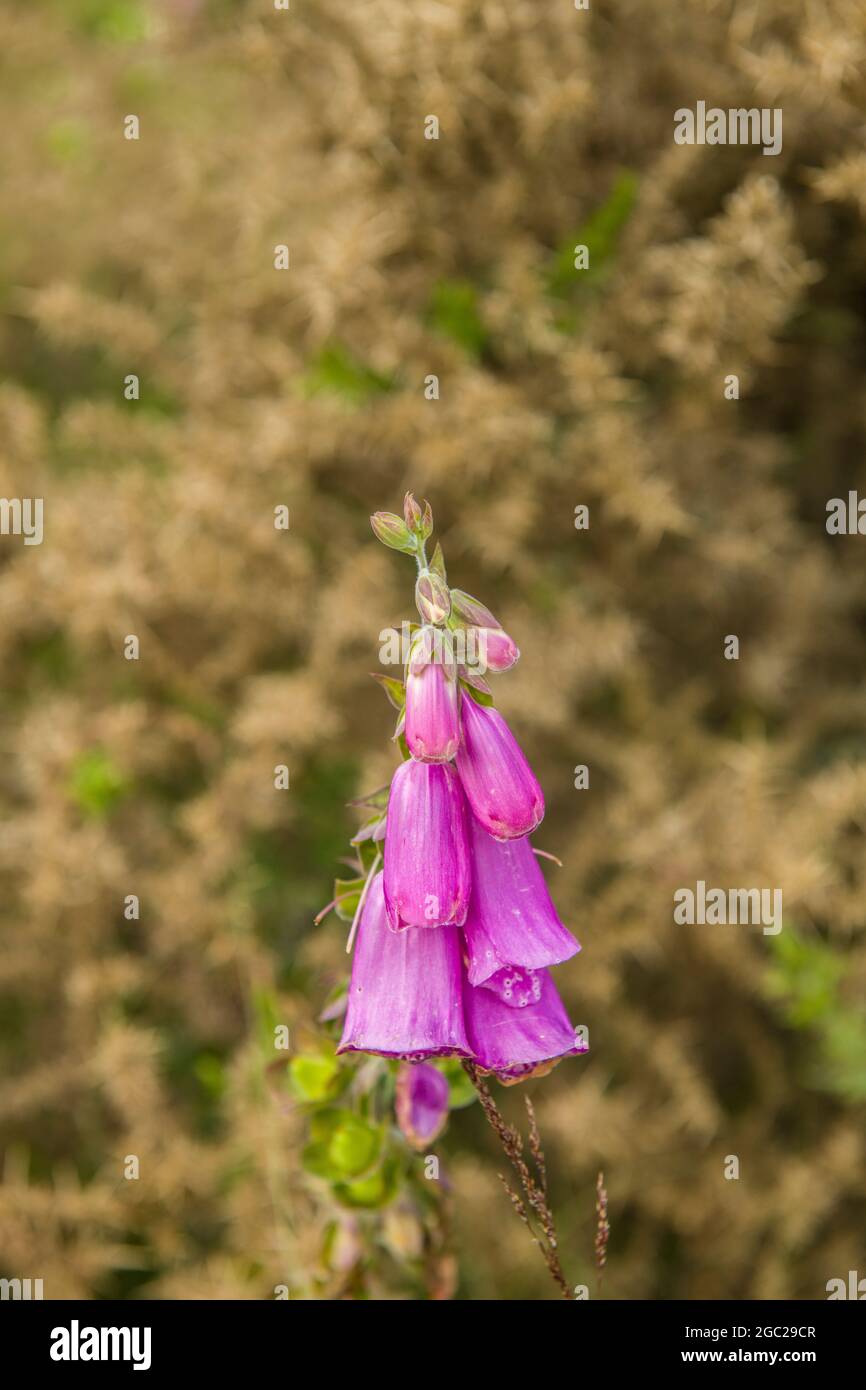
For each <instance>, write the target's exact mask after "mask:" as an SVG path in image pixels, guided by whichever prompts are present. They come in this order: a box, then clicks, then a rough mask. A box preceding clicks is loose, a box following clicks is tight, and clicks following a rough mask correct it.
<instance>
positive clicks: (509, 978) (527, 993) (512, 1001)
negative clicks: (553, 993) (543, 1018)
mask: <svg viewBox="0 0 866 1390" xmlns="http://www.w3.org/2000/svg"><path fill="white" fill-rule="evenodd" d="M479 989H490V990H492V991H493V993H494V994H495V995H496V997H497V998H498V999H501V1000H502V1002H503V1004H508V1005H509V1006H510V1007H511V1008H512V1009H525V1008H527V1007H528V1005H530V1004H537V1003H538V1001H539V999H540V998H541V972H540V971H538V970H527V969H526V968H525V967H523V966H519V965H506V966H505V968H504V969H503V970H497V972H496V974H495V975H490V976H488V978H487V979H486V980H483V981H482V982H481V984H480V985H479Z"/></svg>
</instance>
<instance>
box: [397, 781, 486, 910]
mask: <svg viewBox="0 0 866 1390" xmlns="http://www.w3.org/2000/svg"><path fill="white" fill-rule="evenodd" d="M469 886H470V878H469V848H468V844H467V840H466V816H465V813H464V808H463V792H462V791H461V789H460V781H459V779H458V777H457V774H456V773H455V771H454V769H453V767H451V766H450V764H448V763H421V762H418V761H416V759H415V758H409V759H408V760H407V761H406V762H404V763H402V764H401V765H400V767H398V768H397V771H396V772H395V773H394V777H393V779H392V782H391V795H390V797H389V799H388V833H387V836H386V838H385V877H384V887H385V905H386V909H387V913H388V920H389V922H390V924H391V926H392V928H393V929H394V931H400V930H401V929H402V928H404V927H439V926H447V925H449V924H452V923H456V925H457V926H462V925H463V923H464V921H465V920H466V911H467V908H468V906H469Z"/></svg>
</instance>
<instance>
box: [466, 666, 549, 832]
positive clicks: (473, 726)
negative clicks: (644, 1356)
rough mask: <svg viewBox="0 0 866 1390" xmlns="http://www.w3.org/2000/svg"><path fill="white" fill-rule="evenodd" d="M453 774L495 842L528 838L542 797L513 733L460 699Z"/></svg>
mask: <svg viewBox="0 0 866 1390" xmlns="http://www.w3.org/2000/svg"><path fill="white" fill-rule="evenodd" d="M460 719H461V728H462V734H463V742H462V744H461V745H460V747H459V748H458V750H457V756H456V763H457V771H458V772H459V774H460V781H461V782H462V784H463V790H464V792H465V793H466V800H467V801H468V802H469V807H470V810H471V811H472V814H473V815H474V816H475V818H476V820H478V821H479V822H480V823H481V825H482V826H483V827H484V829H485V830H486V831H487V832H488V834H490V835H492V836H493V837H494V838H495V839H497V840H515V839H518V838H519V837H520V836H521V835H529V834H530V833H531V832H532V831H533V830H535V828H536V826H538V825H540V824H541V821H542V819H543V817H544V794H543V792H542V790H541V787H540V786H539V784H538V781H537V779H536V776H535V773H534V772H533V771H532V768H531V767H530V766H529V763H528V762H527V761H526V758H525V757H524V756H523V753H522V751H521V749H520V746H519V744H518V742H517V740H516V739H515V737H514V735H513V733H512V732H511V730H510V729H509V727H508V725H507V724H506V722H505V720H504V719H503V718H502V715H501V714H500V713H499V711H498V710H496V709H494V708H493V706H492V705H479V704H478V703H477V701H475V700H473V699H472V698H471V696H469V695H466V694H465V693H464V694H463V695H462V697H461V700H460Z"/></svg>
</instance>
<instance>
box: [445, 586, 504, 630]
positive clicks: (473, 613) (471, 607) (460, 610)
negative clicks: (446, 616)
mask: <svg viewBox="0 0 866 1390" xmlns="http://www.w3.org/2000/svg"><path fill="white" fill-rule="evenodd" d="M451 612H452V614H453V615H454V617H455V618H459V619H460V621H461V622H462V623H468V625H469V626H470V627H496V628H498V627H499V623H498V622H497V621H496V619H495V618H494V616H493V614H492V613H491V611H490V609H489V608H485V607H484V604H483V603H479V602H478V599H477V598H473V597H472V595H471V594H466V593H464V592H463V590H462V589H452V590H451Z"/></svg>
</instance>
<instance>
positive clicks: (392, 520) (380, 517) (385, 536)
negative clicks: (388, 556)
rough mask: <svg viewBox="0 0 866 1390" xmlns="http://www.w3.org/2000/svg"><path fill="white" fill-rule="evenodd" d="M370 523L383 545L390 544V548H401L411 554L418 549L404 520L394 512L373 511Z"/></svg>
mask: <svg viewBox="0 0 866 1390" xmlns="http://www.w3.org/2000/svg"><path fill="white" fill-rule="evenodd" d="M370 525H371V526H372V528H373V532H374V534H375V536H376V537H377V539H378V540H380V541H381V542H382V544H383V545H387V546H390V547H391V549H392V550H402V551H404V552H405V553H406V554H409V555H412V554H414V553H415V551H416V550H417V549H418V542H417V541H416V540H415V537H414V536H413V535H412V533H411V531H410V530H409V528H408V526H407V525H406V523H405V521H402V520H401V519H400V517H399V516H397V515H395V513H394V512H374V513H373V515H372V516H371V517H370Z"/></svg>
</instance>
